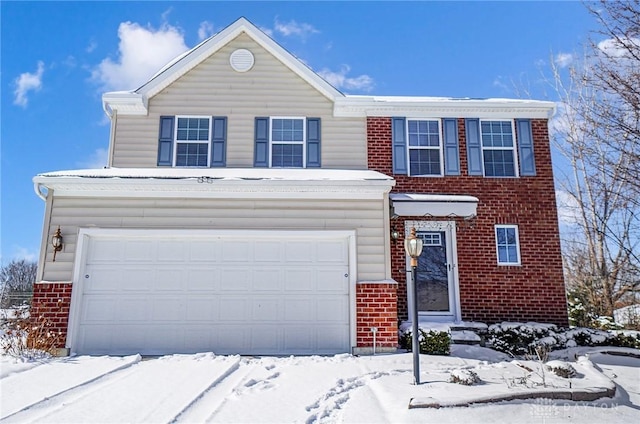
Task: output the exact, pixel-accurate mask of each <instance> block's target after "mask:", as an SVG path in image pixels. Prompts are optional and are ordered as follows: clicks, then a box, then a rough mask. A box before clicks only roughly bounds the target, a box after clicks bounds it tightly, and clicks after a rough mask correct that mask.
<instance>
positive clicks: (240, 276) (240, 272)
mask: <svg viewBox="0 0 640 424" xmlns="http://www.w3.org/2000/svg"><path fill="white" fill-rule="evenodd" d="M220 273H221V276H220V277H221V281H222V284H221V286H220V290H221V291H223V292H247V291H249V289H250V288H251V271H250V270H248V269H246V268H244V269H242V268H235V267H230V268H224V269H222V270H221V272H220Z"/></svg>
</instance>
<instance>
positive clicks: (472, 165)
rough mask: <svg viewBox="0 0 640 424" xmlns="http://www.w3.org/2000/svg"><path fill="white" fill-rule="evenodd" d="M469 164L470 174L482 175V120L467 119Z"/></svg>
mask: <svg viewBox="0 0 640 424" xmlns="http://www.w3.org/2000/svg"><path fill="white" fill-rule="evenodd" d="M465 128H466V132H467V165H468V173H469V175H482V174H483V168H482V145H481V144H480V120H479V119H466V120H465Z"/></svg>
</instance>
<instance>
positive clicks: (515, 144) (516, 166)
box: [479, 118, 520, 178]
mask: <svg viewBox="0 0 640 424" xmlns="http://www.w3.org/2000/svg"><path fill="white" fill-rule="evenodd" d="M483 122H510V123H511V136H512V137H513V146H512V147H511V149H509V148H506V147H484V143H483V142H482V123H483ZM479 127H480V128H479V129H480V149H481V152H482V174H483V176H484V177H486V178H519V177H520V165H519V163H518V140H517V136H516V123H515V120H514V119H510V118H504V119H497V118H496V119H480V123H479ZM485 150H512V151H513V166H514V175H505V176H496V175H489V176H487V172H486V169H487V167H486V166H485V165H484V151H485Z"/></svg>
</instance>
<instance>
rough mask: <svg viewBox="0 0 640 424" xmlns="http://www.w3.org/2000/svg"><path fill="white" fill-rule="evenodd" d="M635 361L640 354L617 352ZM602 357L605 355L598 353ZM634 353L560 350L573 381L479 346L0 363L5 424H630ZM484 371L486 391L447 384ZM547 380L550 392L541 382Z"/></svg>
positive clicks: (0, 414)
mask: <svg viewBox="0 0 640 424" xmlns="http://www.w3.org/2000/svg"><path fill="white" fill-rule="evenodd" d="M604 351H609V352H613V351H615V352H621V353H627V354H629V353H631V354H632V355H636V356H635V357H634V356H619V355H612V354H610V353H602V352H604ZM598 352H600V353H598ZM639 353H640V352H638V351H637V350H634V349H620V348H602V347H599V348H574V349H569V350H564V351H559V352H554V357H555V359H556V362H554V363H555V365H556V366H558V367H563V368H566V369H570V368H569V365H570V366H571V367H572V368H573V370H575V375H574V376H573V377H571V378H563V377H559V376H557V375H555V374H554V373H552V372H551V371H550V370H544V371H543V370H542V369H541V368H540V366H541V364H540V363H539V362H536V361H522V360H520V361H515V360H513V359H512V358H509V357H507V356H506V355H503V354H501V353H497V352H495V351H493V350H490V349H485V348H481V347H475V346H460V345H454V346H452V353H451V356H427V355H421V358H420V361H421V362H420V366H421V380H422V384H420V385H417V386H416V385H414V384H413V369H412V355H411V354H410V353H398V354H387V355H376V356H362V357H355V356H351V355H337V356H330V357H321V356H306V357H293V356H292V357H240V356H217V355H214V354H212V353H202V354H195V355H171V356H164V357H160V358H144V359H143V358H141V357H140V356H128V357H107V356H105V357H88V356H80V357H69V358H54V359H48V360H41V361H39V362H37V361H36V362H22V361H19V360H16V359H14V358H10V357H8V356H0V367H1V373H0V394H1V400H0V420H1V421H2V422H7V423H13V422H19V423H25V422H46V423H74V422H82V423H124V422H127V423H134V422H144V423H168V422H178V423H182V422H188V423H192V422H193V423H195V422H197V423H200V422H218V423H234V422H235V423H267V422H268V423H285V422H286V423H315V422H318V423H320V422H345V423H423V422H437V423H448V422H451V423H454V422H455V423H460V422H464V423H476V422H491V423H622V422H625V423H626V422H629V423H630V422H639V421H640V359H639V358H638V354H639ZM471 372H473V374H476V375H477V377H478V378H479V380H480V381H479V382H478V383H476V384H474V385H471V386H465V385H461V384H456V383H452V382H449V381H450V379H451V376H452V375H456V376H458V378H461V379H464V378H465V377H468V376H470V375H473V374H472V373H471ZM543 382H544V384H542V383H543ZM613 388H615V390H616V392H615V395H614V397H612V398H603V399H600V400H596V401H582V400H581V401H571V400H563V399H555V400H552V399H547V398H531V399H521V400H511V401H502V402H499V403H484V404H483V403H476V404H472V405H471V406H468V407H462V406H455V407H453V406H448V407H447V406H445V407H441V408H409V405H410V403H411V404H412V405H413V406H425V405H427V404H430V403H438V404H440V405H453V404H461V403H466V402H479V401H486V400H488V399H494V398H500V397H505V396H514V395H518V396H532V395H540V394H542V393H546V394H547V395H549V394H550V393H556V395H560V394H564V395H565V396H566V395H567V393H569V394H571V393H574V395H578V394H583V395H584V394H585V393H586V394H589V393H595V392H602V391H606V390H611V389H613Z"/></svg>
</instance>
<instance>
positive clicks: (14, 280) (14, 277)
mask: <svg viewBox="0 0 640 424" xmlns="http://www.w3.org/2000/svg"><path fill="white" fill-rule="evenodd" d="M36 270H37V264H36V263H35V262H30V261H27V260H26V259H20V260H13V261H11V262H9V264H7V265H4V266H2V267H1V268H0V282H1V283H2V299H1V300H2V302H1V303H2V307H8V306H12V305H19V304H22V303H24V302H27V303H28V302H29V300H30V298H31V293H32V292H33V283H34V282H35V280H36Z"/></svg>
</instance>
